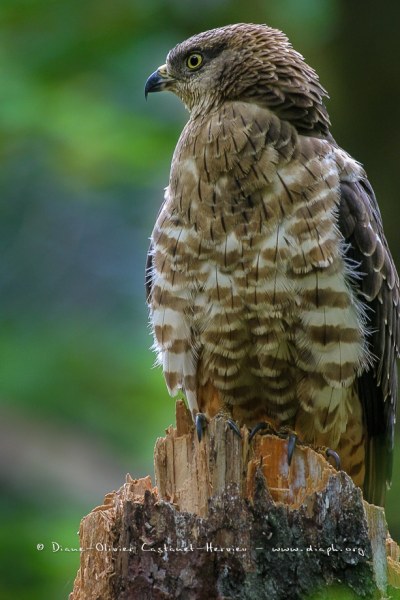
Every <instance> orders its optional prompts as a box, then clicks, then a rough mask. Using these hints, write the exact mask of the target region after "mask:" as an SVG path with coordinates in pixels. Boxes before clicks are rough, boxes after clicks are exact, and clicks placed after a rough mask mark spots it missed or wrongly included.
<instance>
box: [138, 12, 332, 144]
mask: <svg viewBox="0 0 400 600" xmlns="http://www.w3.org/2000/svg"><path fill="white" fill-rule="evenodd" d="M161 90H170V91H172V92H174V93H175V94H176V95H177V96H178V97H179V98H181V100H182V101H183V102H184V104H185V105H186V106H187V108H188V109H189V111H190V112H191V114H192V116H196V115H199V114H204V113H206V112H208V111H210V110H214V109H215V108H218V107H219V106H221V105H222V104H223V102H226V101H235V100H238V101H243V102H253V103H256V104H258V105H261V106H265V107H267V108H270V109H271V110H274V111H275V112H276V113H277V114H278V115H279V116H280V117H281V118H282V119H286V120H288V121H290V122H292V123H293V125H295V126H296V127H297V129H298V130H299V132H300V133H308V134H309V135H321V134H322V135H325V134H327V133H328V128H329V118H328V115H327V112H326V109H325V106H324V104H323V97H324V96H326V95H327V94H326V92H325V90H324V89H323V87H322V86H321V85H320V83H319V81H318V77H317V75H316V73H315V71H314V70H313V69H312V68H311V67H309V66H308V65H307V64H306V63H305V61H304V59H303V57H302V56H301V54H299V53H298V52H296V51H295V50H294V49H293V48H292V46H291V44H290V42H289V40H288V39H287V37H286V36H285V35H284V34H283V33H282V32H281V31H279V30H277V29H272V28H271V27H267V26H266V25H251V24H247V23H239V24H236V25H228V26H226V27H221V28H218V29H212V30H211V31H206V32H204V33H200V34H198V35H195V36H193V37H191V38H189V39H188V40H186V41H184V42H182V43H181V44H178V45H177V46H175V48H173V49H172V50H171V51H170V52H169V54H168V56H167V61H166V64H165V65H162V66H161V67H159V68H158V69H157V70H156V71H155V72H154V73H153V74H152V75H150V77H149V78H148V80H147V82H146V87H145V94H146V97H147V94H148V93H150V92H158V91H161Z"/></svg>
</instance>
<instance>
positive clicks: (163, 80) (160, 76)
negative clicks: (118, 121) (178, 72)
mask: <svg viewBox="0 0 400 600" xmlns="http://www.w3.org/2000/svg"><path fill="white" fill-rule="evenodd" d="M174 81H175V79H174V78H173V77H170V76H169V75H168V71H167V65H162V66H161V67H158V69H157V71H154V73H152V74H151V75H150V77H149V78H148V80H147V81H146V86H145V88H144V95H145V98H146V100H147V95H148V94H150V93H151V92H162V91H163V90H166V89H168V88H169V87H171V84H172V83H173V82H174Z"/></svg>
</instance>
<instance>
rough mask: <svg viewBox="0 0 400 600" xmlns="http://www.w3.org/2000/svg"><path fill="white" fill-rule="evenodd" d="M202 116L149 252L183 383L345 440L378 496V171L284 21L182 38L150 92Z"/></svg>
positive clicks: (391, 282)
mask: <svg viewBox="0 0 400 600" xmlns="http://www.w3.org/2000/svg"><path fill="white" fill-rule="evenodd" d="M161 90H170V91H172V92H174V93H175V94H176V95H177V96H178V97H179V98H180V99H181V100H182V101H183V102H184V104H185V105H186V107H187V108H188V110H189V113H190V117H189V120H188V122H187V124H186V126H185V127H184V129H183V131H182V134H181V136H180V138H179V141H178V143H177V146H176V149H175V152H174V155H173V159H172V166H171V174H170V180H169V185H168V187H167V188H166V192H165V199H164V203H163V204H162V206H161V209H160V212H159V215H158V218H157V221H156V224H155V227H154V230H153V233H152V235H151V243H150V249H149V254H148V263H147V278H146V283H147V299H148V304H149V307H150V320H151V325H152V329H153V333H154V345H155V349H156V350H157V352H158V358H159V362H160V363H161V365H162V367H163V371H164V376H165V380H166V384H167V387H168V390H169V392H170V393H171V394H172V395H174V394H175V393H176V392H177V391H178V390H179V389H182V390H183V391H184V393H185V395H186V398H187V402H188V405H189V407H190V409H191V411H192V414H193V415H194V418H196V415H200V414H202V415H203V414H204V415H206V417H207V418H210V417H212V416H214V415H215V414H217V413H222V414H226V415H227V416H229V418H230V419H231V420H233V421H235V422H237V423H238V424H239V425H240V426H243V425H246V426H248V427H249V428H256V427H258V424H259V423H269V424H270V425H271V426H272V427H273V428H274V429H275V430H277V431H280V430H282V429H285V428H287V429H288V430H290V431H293V432H295V433H296V434H297V436H298V438H299V440H301V441H302V442H304V443H308V444H310V445H312V446H314V447H325V448H330V449H332V450H333V451H335V452H336V453H337V454H338V455H339V456H340V459H341V464H342V468H343V469H344V470H345V471H347V473H348V474H349V475H350V476H351V477H352V478H353V480H354V482H355V483H356V485H359V486H361V487H362V488H363V490H364V496H365V497H366V499H368V500H369V501H370V502H373V503H375V504H380V505H383V503H384V499H385V490H386V486H387V484H389V482H390V479H391V463H392V453H393V437H394V423H395V408H396V396H397V371H396V356H397V355H398V352H399V339H400V333H399V328H400V325H399V324H400V319H399V310H400V305H399V295H400V293H399V278H398V275H397V273H396V269H395V266H394V263H393V259H392V256H391V254H390V251H389V248H388V245H387V242H386V239H385V236H384V233H383V228H382V220H381V215H380V212H379V208H378V205H377V201H376V199H375V195H374V192H373V190H372V187H371V185H370V183H369V181H368V179H367V176H366V174H365V171H364V170H363V168H362V167H361V165H360V164H359V163H358V162H356V161H355V160H354V159H353V158H352V157H351V156H349V154H347V153H346V152H345V151H344V150H342V149H341V148H340V147H339V146H338V144H337V143H336V142H335V140H334V139H333V137H332V135H331V133H330V130H329V127H330V122H329V117H328V114H327V110H326V107H325V105H324V97H326V96H327V93H326V91H325V90H324V88H323V87H322V86H321V84H320V83H319V80H318V76H317V74H316V73H315V71H314V70H313V69H312V68H311V67H309V66H308V65H307V64H306V63H305V61H304V59H303V57H302V56H301V55H300V54H299V53H298V52H296V51H295V50H294V49H293V48H292V46H291V44H290V43H289V41H288V39H287V37H286V36H285V35H284V34H283V33H282V32H281V31H278V30H276V29H272V28H270V27H268V26H265V25H254V24H244V23H242V24H236V25H230V26H226V27H221V28H218V29H214V30H211V31H206V32H204V33H200V34H199V35H195V36H193V37H191V38H190V39H188V40H186V41H184V42H182V43H180V44H178V45H177V46H176V47H175V48H173V49H172V50H171V51H170V52H169V54H168V56H167V60H166V64H165V65H163V66H161V67H159V68H158V69H157V70H156V71H155V72H154V73H153V74H152V75H151V76H150V77H149V79H148V80H147V83H146V88H145V93H146V96H147V94H148V93H149V92H158V91H161Z"/></svg>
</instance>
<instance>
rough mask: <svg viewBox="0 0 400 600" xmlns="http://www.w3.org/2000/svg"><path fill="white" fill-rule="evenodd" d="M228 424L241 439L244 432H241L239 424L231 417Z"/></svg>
mask: <svg viewBox="0 0 400 600" xmlns="http://www.w3.org/2000/svg"><path fill="white" fill-rule="evenodd" d="M226 424H227V425H228V427H229V428H230V429H232V431H233V433H236V435H237V436H239V437H240V439H242V434H241V432H240V429H239V425H238V424H237V423H236V422H235V421H234V420H233V419H232V418H231V417H229V419H227V421H226Z"/></svg>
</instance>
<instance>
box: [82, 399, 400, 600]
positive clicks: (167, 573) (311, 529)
mask: <svg viewBox="0 0 400 600" xmlns="http://www.w3.org/2000/svg"><path fill="white" fill-rule="evenodd" d="M176 417H177V425H176V428H173V427H169V429H168V430H167V432H166V433H167V435H166V437H165V438H160V439H158V440H157V443H156V446H155V452H154V460H155V475H156V484H157V487H155V488H153V487H152V483H151V480H150V477H146V478H143V479H139V480H134V479H132V478H131V477H130V476H129V475H128V476H127V480H126V483H125V484H124V485H123V486H122V487H121V488H120V489H119V490H118V492H112V493H110V494H107V495H106V497H105V500H104V504H103V505H102V506H99V507H97V508H95V509H94V510H93V511H92V512H91V513H90V514H89V515H87V516H86V517H85V518H84V519H83V520H82V522H81V526H80V547H81V548H82V552H81V566H80V569H79V571H78V574H77V577H76V580H75V585H74V590H73V592H72V593H71V594H70V600H92V599H93V600H95V599H98V600H117V599H118V600H128V599H136V598H137V599H138V600H161V599H162V600H167V599H170V598H178V599H182V600H202V599H203V598H204V599H207V600H214V599H215V600H225V599H244V600H259V599H264V598H268V600H281V599H282V600H287V599H289V600H290V599H293V600H295V599H300V598H305V597H309V596H310V594H311V595H312V596H311V597H312V598H318V599H322V598H334V599H335V600H336V599H339V598H353V597H354V598H358V597H361V598H384V597H386V594H387V593H388V590H389V589H390V590H391V591H393V588H394V587H399V585H400V566H399V565H400V563H399V548H398V546H397V544H395V542H393V540H391V539H390V537H389V536H388V532H387V526H386V521H385V515H384V511H383V509H381V508H377V507H374V506H371V505H369V504H367V503H366V502H365V501H364V500H363V499H362V494H361V491H360V490H359V488H356V487H355V486H354V484H353V482H352V480H351V479H350V478H349V477H348V476H347V475H346V473H344V472H343V471H341V472H337V471H336V470H335V469H334V468H333V467H332V466H331V465H330V464H328V462H327V461H326V460H325V458H324V457H323V456H322V455H321V454H318V453H316V452H314V451H313V450H311V449H310V448H308V447H302V446H298V447H297V448H296V450H295V453H294V456H293V460H292V464H291V466H290V467H288V465H287V460H286V455H287V441H286V440H283V439H281V438H279V437H277V436H273V435H264V436H262V435H260V436H257V437H256V438H255V439H254V440H253V441H252V443H251V445H249V443H248V433H247V431H245V428H243V429H242V435H243V440H240V439H239V438H238V436H237V435H235V434H234V433H233V431H231V430H230V429H229V428H228V429H227V427H226V423H225V421H224V420H223V419H222V418H218V417H217V418H215V419H213V420H212V421H211V422H210V423H209V425H208V427H207V430H206V432H205V436H204V439H203V440H202V441H201V443H199V442H198V440H197V436H196V433H195V431H194V428H193V424H192V419H191V416H190V414H189V412H188V411H187V409H186V407H185V406H184V404H183V402H181V401H178V402H177V411H176ZM388 584H389V585H390V586H393V588H388Z"/></svg>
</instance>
